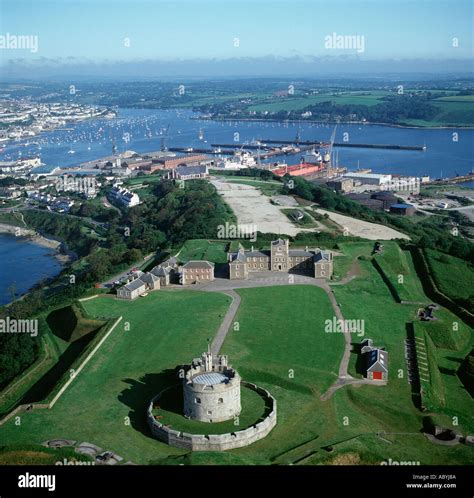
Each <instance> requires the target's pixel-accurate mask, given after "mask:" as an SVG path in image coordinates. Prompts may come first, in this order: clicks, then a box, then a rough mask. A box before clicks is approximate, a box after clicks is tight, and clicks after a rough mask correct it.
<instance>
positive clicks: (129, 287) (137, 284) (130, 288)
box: [123, 278, 145, 291]
mask: <svg viewBox="0 0 474 498" xmlns="http://www.w3.org/2000/svg"><path fill="white" fill-rule="evenodd" d="M144 286H145V282H143V281H142V280H141V279H139V278H137V279H136V280H134V281H133V282H130V283H129V284H127V285H124V286H123V288H124V289H127V290H128V291H134V290H137V289H139V288H140V287H144Z"/></svg>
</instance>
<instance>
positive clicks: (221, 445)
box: [147, 382, 277, 451]
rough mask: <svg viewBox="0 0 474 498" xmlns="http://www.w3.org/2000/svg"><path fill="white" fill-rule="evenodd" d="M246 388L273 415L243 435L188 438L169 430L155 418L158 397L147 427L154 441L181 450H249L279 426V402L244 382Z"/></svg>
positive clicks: (182, 433)
mask: <svg viewBox="0 0 474 498" xmlns="http://www.w3.org/2000/svg"><path fill="white" fill-rule="evenodd" d="M242 384H243V385H245V386H247V387H248V388H250V389H253V390H254V391H256V392H257V393H259V394H260V395H261V396H263V397H265V398H266V400H268V402H269V403H270V404H271V407H272V408H271V411H270V413H269V414H268V416H267V417H265V419H264V420H262V421H261V422H259V423H258V424H255V425H253V426H251V427H248V428H247V429H244V430H242V431H235V432H231V433H227V434H210V435H203V434H189V433H187V432H180V431H176V430H174V429H170V428H168V427H166V426H164V425H163V424H162V423H160V422H159V421H158V420H156V419H155V417H154V416H153V413H152V411H153V405H154V404H155V403H157V402H158V401H159V399H160V397H161V394H162V393H160V394H158V396H156V397H155V398H154V399H153V400H152V401H151V403H150V405H149V407H148V414H147V419H148V425H149V427H150V430H151V432H152V434H153V436H154V437H156V438H157V439H159V440H160V441H162V442H164V443H167V444H169V445H170V446H175V447H176V448H182V449H185V450H188V451H225V450H232V449H236V448H242V447H244V446H248V445H250V444H252V443H254V442H256V441H258V440H260V439H263V438H264V437H266V436H267V435H268V434H269V433H270V431H271V430H272V429H273V428H274V427H275V425H276V423H277V402H276V399H275V398H274V397H273V396H272V395H271V394H270V393H269V392H268V391H267V390H265V389H263V388H261V387H258V386H256V385H255V384H251V383H249V382H242ZM162 392H163V391H162Z"/></svg>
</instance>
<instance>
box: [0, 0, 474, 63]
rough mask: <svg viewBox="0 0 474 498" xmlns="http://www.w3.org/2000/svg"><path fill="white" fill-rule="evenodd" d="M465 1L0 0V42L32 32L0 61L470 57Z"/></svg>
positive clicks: (0, 56)
mask: <svg viewBox="0 0 474 498" xmlns="http://www.w3.org/2000/svg"><path fill="white" fill-rule="evenodd" d="M472 5H473V2H472V0H421V1H420V0H417V1H414V0H396V1H394V0H370V1H360V0H325V1H319V0H299V1H298V0H297V1H292V0H289V1H282V0H253V1H241V0H211V1H209V0H203V1H201V0H193V1H183V0H172V1H169V0H133V1H132V0H128V1H125V0H95V1H83V0H55V1H43V0H0V38H1V36H3V37H6V36H7V34H9V35H15V36H21V35H22V36H33V37H37V38H36V40H37V45H36V50H35V49H34V48H33V49H28V48H27V49H19V48H12V46H7V47H6V48H0V64H1V65H3V66H4V67H13V66H14V65H18V64H20V65H25V64H26V65H28V64H29V63H31V64H39V63H41V64H45V63H46V62H47V61H48V63H54V64H57V65H61V64H66V65H67V64H69V65H70V64H80V63H84V62H86V61H87V62H91V63H96V64H97V63H100V64H110V63H117V62H127V61H128V62H130V61H138V60H161V61H163V60H164V61H171V60H183V59H194V60H195V59H206V60H209V59H231V58H259V57H269V56H271V57H277V58H278V57H282V58H298V59H300V60H302V61H304V60H305V58H306V59H308V60H311V58H314V57H327V58H331V57H336V58H341V57H349V58H354V57H355V58H357V59H358V60H365V61H374V60H387V59H390V60H395V61H396V60H401V59H411V60H415V59H425V60H426V59H433V60H435V59H437V60H441V59H450V60H464V61H466V60H468V59H470V58H472V26H473V25H474V19H473V13H472V10H473V8H472ZM333 33H334V34H335V36H345V37H350V36H353V37H354V36H355V37H359V38H357V42H358V45H357V46H356V47H352V46H350V45H349V46H344V48H342V49H339V48H333V47H332V46H331V45H328V43H329V42H328V41H327V38H326V37H328V36H331V37H332V36H333ZM454 39H455V40H454ZM453 40H454V41H453ZM456 40H457V42H456ZM0 41H1V40H0ZM456 45H457V46H456ZM32 46H33V45H32Z"/></svg>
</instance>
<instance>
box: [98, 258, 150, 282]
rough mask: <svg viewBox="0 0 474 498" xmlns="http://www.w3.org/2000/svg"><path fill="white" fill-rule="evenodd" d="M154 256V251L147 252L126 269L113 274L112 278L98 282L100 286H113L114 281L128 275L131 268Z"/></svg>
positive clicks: (137, 266)
mask: <svg viewBox="0 0 474 498" xmlns="http://www.w3.org/2000/svg"><path fill="white" fill-rule="evenodd" d="M154 256H155V253H151V254H148V255H147V256H145V257H144V258H143V259H142V260H141V261H138V262H137V263H134V264H133V265H132V266H130V267H129V268H127V269H126V270H124V271H122V272H121V273H119V274H117V275H114V276H113V277H112V278H109V279H108V280H106V281H105V282H102V283H101V284H100V286H101V287H102V288H110V287H113V285H114V282H115V281H117V280H121V279H122V278H125V277H126V276H128V275H129V274H130V272H131V271H132V270H133V268H139V267H141V266H143V265H144V264H145V263H147V262H148V261H150V259H151V258H153V257H154Z"/></svg>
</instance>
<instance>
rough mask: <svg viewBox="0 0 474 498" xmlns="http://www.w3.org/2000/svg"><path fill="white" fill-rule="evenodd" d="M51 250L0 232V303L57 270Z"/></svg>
mask: <svg viewBox="0 0 474 498" xmlns="http://www.w3.org/2000/svg"><path fill="white" fill-rule="evenodd" d="M54 255H55V251H54V250H51V249H48V248H45V247H42V246H39V245H37V244H32V243H31V242H28V241H26V240H24V239H21V238H17V237H15V236H13V235H5V234H0V306H1V305H3V304H6V303H8V302H10V301H11V300H12V293H15V295H16V297H18V296H20V295H22V294H24V293H25V292H27V291H28V290H30V289H31V287H33V286H34V285H36V284H37V283H39V282H41V281H43V280H44V279H46V278H50V277H54V276H56V275H57V274H58V273H59V272H60V271H61V268H62V266H61V263H60V262H59V261H58V260H57V259H56V258H55V257H54Z"/></svg>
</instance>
